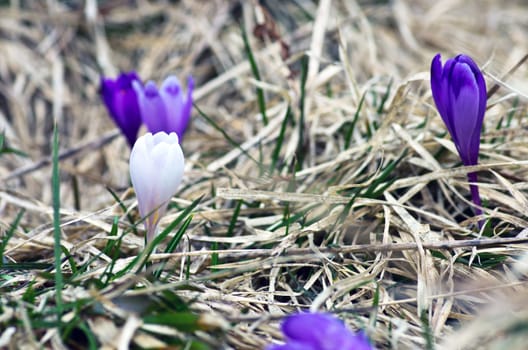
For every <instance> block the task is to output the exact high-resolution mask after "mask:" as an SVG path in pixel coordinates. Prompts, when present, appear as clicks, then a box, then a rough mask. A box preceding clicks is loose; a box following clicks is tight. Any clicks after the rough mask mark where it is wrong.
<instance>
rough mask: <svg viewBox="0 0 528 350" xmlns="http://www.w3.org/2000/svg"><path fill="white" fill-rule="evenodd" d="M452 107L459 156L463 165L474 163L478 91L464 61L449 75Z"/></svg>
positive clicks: (476, 151) (477, 133)
mask: <svg viewBox="0 0 528 350" xmlns="http://www.w3.org/2000/svg"><path fill="white" fill-rule="evenodd" d="M449 96H450V101H451V104H452V108H453V115H452V118H453V120H454V121H456V122H455V123H454V131H455V135H457V140H456V141H457V143H458V148H459V152H460V157H461V158H462V161H463V163H464V164H465V165H474V164H476V161H477V159H476V158H475V156H477V157H478V145H479V144H480V143H478V144H477V148H476V149H472V145H473V148H474V145H475V141H473V139H474V138H477V139H478V140H480V131H481V127H482V120H480V122H479V119H480V118H479V104H480V103H479V91H478V86H477V82H476V80H475V76H474V74H473V72H472V71H471V68H470V67H469V66H468V65H467V64H465V63H458V64H456V65H455V66H454V68H453V72H452V76H451V89H450V92H449ZM472 141H473V142H472Z"/></svg>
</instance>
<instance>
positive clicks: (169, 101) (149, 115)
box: [133, 75, 194, 140]
mask: <svg viewBox="0 0 528 350" xmlns="http://www.w3.org/2000/svg"><path fill="white" fill-rule="evenodd" d="M133 86H134V89H135V90H136V93H137V95H138V98H139V107H140V110H141V117H142V119H143V123H145V125H146V126H147V129H148V130H149V131H150V132H151V133H157V132H160V131H164V132H166V133H171V132H175V133H176V134H177V135H178V137H179V138H180V140H181V139H182V138H183V134H184V132H185V130H186V129H187V124H188V123H189V119H190V117H191V108H192V92H193V88H194V81H193V79H192V77H189V78H188V79H187V95H186V96H185V95H184V93H183V91H182V87H181V85H180V82H179V81H178V79H177V78H176V77H175V76H173V75H171V76H169V77H167V78H166V79H165V80H164V81H163V84H162V85H161V88H160V89H159V90H158V88H157V87H156V84H155V83H154V82H152V81H149V82H148V83H147V84H146V85H145V86H142V85H141V84H140V83H139V82H138V83H134V85H133Z"/></svg>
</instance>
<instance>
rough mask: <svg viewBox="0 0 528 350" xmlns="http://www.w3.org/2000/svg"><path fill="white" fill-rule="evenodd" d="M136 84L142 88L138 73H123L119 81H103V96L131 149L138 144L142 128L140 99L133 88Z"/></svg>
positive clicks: (105, 79)
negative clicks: (133, 84)
mask: <svg viewBox="0 0 528 350" xmlns="http://www.w3.org/2000/svg"><path fill="white" fill-rule="evenodd" d="M133 82H135V83H136V84H137V85H138V86H141V80H140V79H139V77H138V76H137V74H136V72H129V73H121V74H120V75H119V77H117V79H115V80H114V79H108V78H102V79H101V96H102V98H103V101H104V103H105V105H106V108H107V110H108V112H109V113H110V116H111V117H112V119H113V120H114V122H115V123H116V125H117V126H118V127H119V129H121V132H122V133H123V135H124V136H125V137H126V139H127V142H128V144H129V145H130V147H132V146H133V145H134V142H136V138H137V134H138V131H139V128H140V127H141V114H140V110H139V104H138V97H137V94H136V91H135V90H134V88H133V87H132V83H133Z"/></svg>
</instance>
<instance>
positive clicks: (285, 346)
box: [266, 341, 320, 350]
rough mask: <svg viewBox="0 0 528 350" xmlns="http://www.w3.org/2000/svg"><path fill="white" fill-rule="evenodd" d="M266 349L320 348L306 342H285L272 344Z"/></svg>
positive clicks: (315, 349)
mask: <svg viewBox="0 0 528 350" xmlns="http://www.w3.org/2000/svg"><path fill="white" fill-rule="evenodd" d="M266 350H320V349H319V348H317V347H315V346H312V345H310V344H306V343H299V342H292V341H290V342H287V343H286V344H272V345H269V346H268V347H266Z"/></svg>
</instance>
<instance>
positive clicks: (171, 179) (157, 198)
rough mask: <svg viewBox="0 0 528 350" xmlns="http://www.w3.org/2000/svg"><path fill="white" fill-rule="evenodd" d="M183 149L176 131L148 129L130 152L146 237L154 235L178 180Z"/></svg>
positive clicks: (148, 238)
mask: <svg viewBox="0 0 528 350" xmlns="http://www.w3.org/2000/svg"><path fill="white" fill-rule="evenodd" d="M183 168H184V158H183V152H182V149H181V147H180V144H179V139H178V135H176V133H174V132H172V133H170V134H167V133H165V132H158V133H156V134H154V135H152V134H151V133H147V134H145V135H143V136H141V137H140V138H138V139H137V141H136V143H135V144H134V147H133V148H132V152H131V153H130V178H131V180H132V186H134V190H135V191H136V196H137V200H138V207H139V214H140V215H141V217H142V218H143V219H144V220H145V229H146V231H147V241H150V240H152V239H153V238H154V236H155V234H156V228H157V226H158V223H159V220H160V218H161V217H162V216H163V215H164V214H165V211H166V210H167V205H168V203H169V200H170V199H171V197H172V196H173V195H174V194H175V193H176V190H177V189H178V186H179V185H180V183H181V180H182V176H183Z"/></svg>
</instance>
